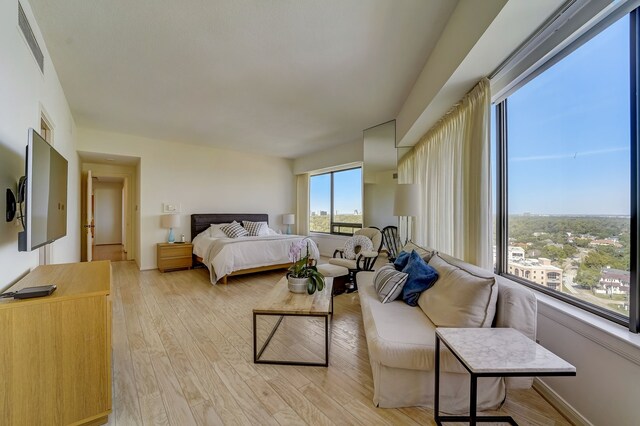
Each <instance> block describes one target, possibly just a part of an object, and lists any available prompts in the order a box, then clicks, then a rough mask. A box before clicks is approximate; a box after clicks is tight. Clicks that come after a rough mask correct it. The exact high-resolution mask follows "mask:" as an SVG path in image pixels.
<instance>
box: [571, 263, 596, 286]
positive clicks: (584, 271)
mask: <svg viewBox="0 0 640 426" xmlns="http://www.w3.org/2000/svg"><path fill="white" fill-rule="evenodd" d="M575 283H576V284H579V285H581V286H585V287H591V288H593V287H597V286H598V284H600V270H599V269H594V268H589V267H587V266H586V265H585V264H584V263H583V264H581V265H580V267H579V268H578V273H577V274H576V279H575Z"/></svg>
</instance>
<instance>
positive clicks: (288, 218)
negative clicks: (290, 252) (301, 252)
mask: <svg viewBox="0 0 640 426" xmlns="http://www.w3.org/2000/svg"><path fill="white" fill-rule="evenodd" d="M282 223H283V224H284V225H287V234H291V225H293V224H294V223H296V215H295V214H293V213H288V214H285V215H282Z"/></svg>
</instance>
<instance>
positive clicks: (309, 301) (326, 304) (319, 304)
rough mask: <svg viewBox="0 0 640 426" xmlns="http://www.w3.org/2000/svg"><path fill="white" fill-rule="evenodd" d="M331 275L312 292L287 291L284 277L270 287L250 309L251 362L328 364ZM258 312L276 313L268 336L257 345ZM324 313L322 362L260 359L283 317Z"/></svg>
mask: <svg viewBox="0 0 640 426" xmlns="http://www.w3.org/2000/svg"><path fill="white" fill-rule="evenodd" d="M332 290H333V278H331V277H326V278H325V287H324V289H323V290H322V291H316V292H315V293H313V294H312V295H309V294H307V293H304V294H296V293H291V292H290V291H289V287H288V283H287V277H283V278H282V279H281V280H280V281H278V283H277V284H276V285H275V286H274V287H273V288H272V289H271V291H270V292H269V293H268V294H267V295H266V296H265V297H264V298H263V299H262V300H261V301H260V303H259V304H258V306H256V307H255V308H254V309H253V362H254V363H256V364H280V365H306V366H316V367H328V366H329V343H330V340H331V339H330V329H329V327H330V323H329V317H332V316H333V295H332ZM258 316H279V317H280V318H279V319H278V320H277V321H276V324H275V326H274V327H273V329H272V330H271V332H270V333H269V336H268V337H267V339H266V340H265V342H264V343H263V344H262V347H261V348H260V349H258V332H257V317H258ZM287 316H293V317H323V318H324V362H308V361H283V360H268V359H262V354H263V353H264V350H265V349H266V348H267V346H268V345H269V343H270V342H271V339H272V338H273V335H274V334H275V333H276V331H277V330H278V327H279V326H280V324H281V323H282V320H283V319H284V317H287Z"/></svg>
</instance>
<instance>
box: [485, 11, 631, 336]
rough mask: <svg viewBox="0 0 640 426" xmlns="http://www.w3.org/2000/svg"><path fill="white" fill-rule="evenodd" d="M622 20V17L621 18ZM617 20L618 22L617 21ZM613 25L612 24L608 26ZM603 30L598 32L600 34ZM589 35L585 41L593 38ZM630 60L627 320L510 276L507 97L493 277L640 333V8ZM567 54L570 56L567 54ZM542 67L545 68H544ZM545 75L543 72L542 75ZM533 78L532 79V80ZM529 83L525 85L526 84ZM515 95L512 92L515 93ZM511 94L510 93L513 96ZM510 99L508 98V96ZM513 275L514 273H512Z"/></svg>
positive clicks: (501, 125)
mask: <svg viewBox="0 0 640 426" xmlns="http://www.w3.org/2000/svg"><path fill="white" fill-rule="evenodd" d="M620 18H621V17H620ZM620 18H618V19H620ZM610 23H613V22H610ZM605 28H606V27H603V28H600V29H599V30H600V31H602V30H604V29H605ZM593 36H594V34H589V35H588V37H589V38H591V37H593ZM629 37H630V46H629V55H630V56H629V58H630V61H629V63H630V70H629V71H630V90H629V96H630V111H629V113H630V140H629V145H630V156H629V166H630V180H631V182H630V194H629V196H630V212H629V213H630V242H629V244H630V247H629V249H630V289H629V317H626V316H624V315H622V314H619V313H616V312H613V311H611V310H608V309H606V308H603V307H600V306H598V305H595V304H593V303H590V302H587V301H585V300H582V299H579V298H577V297H574V296H570V295H568V294H565V293H561V292H558V291H554V290H551V289H549V288H547V287H544V286H541V285H539V284H536V283H535V282H533V281H530V280H526V279H524V278H523V277H520V276H516V275H515V274H510V273H509V265H508V262H509V260H508V259H509V258H508V247H509V245H508V243H509V241H508V238H509V236H508V224H509V223H508V222H509V214H508V201H509V200H508V193H509V192H508V185H509V182H508V161H507V159H508V155H507V153H508V129H507V114H508V96H507V97H505V98H503V99H502V100H500V101H499V102H497V103H496V104H495V105H496V114H495V131H496V153H495V155H496V158H495V164H496V170H495V176H496V182H495V184H496V218H495V227H496V266H495V273H496V274H498V275H501V276H504V277H505V278H508V279H510V280H512V281H515V282H517V283H520V284H522V285H524V286H526V287H528V288H531V289H533V290H535V291H537V292H540V293H543V294H545V295H548V296H551V297H553V298H555V299H558V300H561V301H563V302H565V303H568V304H570V305H572V306H575V307H577V308H580V309H583V310H585V311H587V312H590V313H592V314H595V315H597V316H599V317H602V318H605V319H607V320H610V321H612V322H614V323H616V324H619V325H622V326H625V327H627V328H628V329H629V331H630V332H632V333H638V332H640V288H639V282H638V267H639V266H640V253H639V252H638V242H639V241H640V229H639V227H638V212H640V194H639V193H638V191H639V189H640V176H639V175H638V171H639V170H640V149H639V146H640V139H639V136H640V135H639V132H638V130H639V129H640V93H638V89H640V64H639V63H638V61H639V60H640V8H639V9H635V10H633V11H631V12H630V14H629ZM584 42H585V40H583V39H577V40H575V41H574V43H571V44H570V45H569V46H567V47H566V48H565V49H563V50H562V51H560V52H558V54H557V55H562V57H564V56H567V55H570V54H571V53H572V51H573V50H574V49H575V48H576V47H577V46H579V45H581V44H582V43H584ZM567 50H568V51H569V53H567ZM548 61H549V62H552V64H551V65H550V66H553V64H554V63H555V62H557V61H558V59H557V58H556V57H555V56H554V57H552V58H550V59H549V60H548ZM542 67H545V65H544V64H543V65H542ZM542 72H544V71H542ZM534 78H535V77H534ZM527 82H528V81H527ZM525 84H526V83H525ZM514 92H515V91H514ZM514 92H512V93H514ZM509 96H510V94H509ZM514 272H515V271H514Z"/></svg>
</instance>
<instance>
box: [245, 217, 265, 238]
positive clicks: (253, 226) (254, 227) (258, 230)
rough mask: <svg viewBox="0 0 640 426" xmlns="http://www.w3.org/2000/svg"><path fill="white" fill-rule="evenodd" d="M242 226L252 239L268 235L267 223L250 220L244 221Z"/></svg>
mask: <svg viewBox="0 0 640 426" xmlns="http://www.w3.org/2000/svg"><path fill="white" fill-rule="evenodd" d="M242 226H243V227H244V229H246V230H247V232H248V233H249V236H250V237H259V236H261V235H267V222H251V221H250V220H243V221H242Z"/></svg>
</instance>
